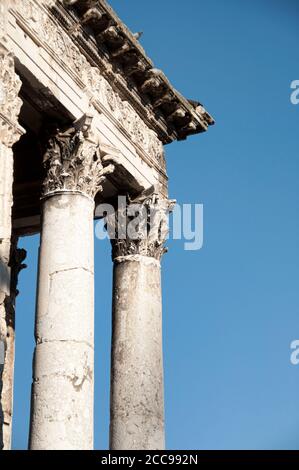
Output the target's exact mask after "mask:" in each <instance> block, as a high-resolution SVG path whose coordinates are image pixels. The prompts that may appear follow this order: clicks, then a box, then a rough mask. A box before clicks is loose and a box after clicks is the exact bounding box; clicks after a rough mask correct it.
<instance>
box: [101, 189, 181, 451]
mask: <svg viewBox="0 0 299 470" xmlns="http://www.w3.org/2000/svg"><path fill="white" fill-rule="evenodd" d="M136 204H137V205H136ZM172 205H173V201H169V200H165V199H162V200H161V199H160V198H159V197H158V196H157V195H155V194H154V195H152V196H149V197H146V198H143V197H141V198H138V199H136V200H134V201H132V204H131V205H130V206H129V207H128V208H127V211H126V215H125V226H126V231H125V232H124V230H123V227H124V219H123V211H121V214H120V213H119V214H118V217H117V223H118V228H116V230H115V233H116V238H115V239H113V233H112V240H111V241H112V254H113V260H114V273H113V323H112V370H111V404H110V410H111V411H110V413H111V417H110V419H111V422H110V448H111V449H113V450H123V449H129V450H131V449H135V450H148V449H164V448H165V438H164V399H163V358H162V301H161V272H160V271H161V269H160V259H161V257H162V255H163V253H164V252H165V249H164V241H165V239H166V235H167V233H168V216H167V214H168V212H169V211H170V210H171V207H172ZM135 211H137V212H138V213H139V217H138V218H139V220H136V219H135V222H137V224H136V223H135V222H134V220H133V219H134V212H135ZM135 214H136V212H135ZM120 219H122V221H121V220H120ZM132 224H133V225H132ZM135 229H136V230H135ZM134 231H135V235H134ZM112 232H113V230H112ZM120 232H121V233H122V237H126V238H120V237H119V235H120ZM110 236H111V233H110Z"/></svg>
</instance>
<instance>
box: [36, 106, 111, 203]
mask: <svg viewBox="0 0 299 470" xmlns="http://www.w3.org/2000/svg"><path fill="white" fill-rule="evenodd" d="M116 162H117V157H116V156H113V155H110V154H107V152H103V151H101V146H100V143H99V139H98V136H97V134H96V133H95V132H94V131H93V129H92V117H91V116H87V115H85V116H84V117H83V118H82V119H80V120H79V121H77V122H75V123H74V125H73V126H72V127H70V128H68V129H65V130H60V129H55V130H54V132H52V133H51V134H50V137H49V139H48V141H47V150H46V152H45V154H44V168H45V171H46V177H45V180H44V183H43V195H44V196H47V195H48V194H50V193H54V192H58V191H59V192H61V191H65V192H68V191H79V192H82V193H83V194H86V195H87V196H90V197H92V198H94V196H95V195H96V194H97V193H98V192H100V191H102V190H103V186H102V184H103V182H104V181H105V179H106V177H107V175H109V174H111V173H113V171H114V169H115V165H114V164H115V163H116Z"/></svg>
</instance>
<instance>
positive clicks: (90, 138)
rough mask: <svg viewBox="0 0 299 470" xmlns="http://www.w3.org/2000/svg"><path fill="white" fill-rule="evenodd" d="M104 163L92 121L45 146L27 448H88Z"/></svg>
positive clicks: (77, 125) (109, 167) (107, 165)
mask: <svg viewBox="0 0 299 470" xmlns="http://www.w3.org/2000/svg"><path fill="white" fill-rule="evenodd" d="M108 160H109V156H105V157H103V155H101V152H100V147H99V143H98V141H97V139H96V137H95V134H94V133H93V132H92V129H91V120H90V118H89V117H85V118H84V119H83V120H81V122H78V123H75V125H74V127H72V128H70V129H67V130H65V131H56V132H55V133H54V134H52V136H51V137H50V139H49V141H48V148H47V151H46V153H45V157H44V164H45V168H46V172H47V174H46V178H45V182H44V190H43V198H42V227H41V245H40V253H39V276H38V292H37V312H36V326H35V336H36V348H35V354H34V372H33V385H32V405H31V428H30V442H29V446H30V449H34V450H53V449H57V450H61V449H71V450H84V449H92V448H93V381H94V380H93V368H94V255H93V245H94V240H93V217H94V196H95V194H96V193H97V192H98V191H100V190H101V189H102V183H103V180H104V179H105V178H106V175H107V174H109V173H111V172H112V171H113V170H114V166H113V165H112V164H111V163H108Z"/></svg>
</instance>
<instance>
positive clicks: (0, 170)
mask: <svg viewBox="0 0 299 470" xmlns="http://www.w3.org/2000/svg"><path fill="white" fill-rule="evenodd" d="M5 13H6V4H5V5H4V4H1V5H0V341H1V342H2V346H1V348H2V347H3V345H4V349H5V358H4V364H0V449H2V448H4V449H9V448H10V442H11V423H12V393H13V390H12V387H11V383H12V380H13V368H14V360H13V356H12V355H11V354H10V352H11V351H13V350H14V332H13V331H12V327H11V325H12V324H14V320H13V322H11V308H10V305H11V298H10V295H11V294H10V271H11V269H10V251H11V208H12V203H13V193H12V184H13V151H12V147H13V145H14V143H15V142H17V141H18V139H19V138H20V137H21V135H22V134H23V132H24V130H23V129H22V128H21V126H20V125H19V124H18V115H19V112H20V108H21V105H22V101H21V99H20V98H19V97H18V93H19V90H20V87H21V81H20V79H19V77H18V76H17V75H16V73H15V66H14V58H13V55H12V54H11V53H10V52H9V51H8V45H7V44H6V41H5V38H4V36H3V35H4V32H5V17H6V16H5Z"/></svg>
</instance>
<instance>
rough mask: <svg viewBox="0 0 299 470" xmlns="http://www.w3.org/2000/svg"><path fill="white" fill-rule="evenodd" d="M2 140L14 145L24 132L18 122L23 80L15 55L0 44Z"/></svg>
mask: <svg viewBox="0 0 299 470" xmlns="http://www.w3.org/2000/svg"><path fill="white" fill-rule="evenodd" d="M0 64H1V67H0V142H2V143H3V144H4V145H6V146H7V147H12V146H13V144H14V143H15V142H17V140H18V139H19V138H20V136H21V135H22V134H23V133H24V129H22V127H21V126H20V125H19V123H18V116H19V113H20V109H21V106H22V100H21V99H20V98H19V97H18V93H19V91H20V88H21V80H20V79H19V77H18V76H17V75H16V73H15V66H14V59H13V55H12V54H11V53H10V52H8V51H7V50H6V48H5V47H4V46H2V45H0Z"/></svg>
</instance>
